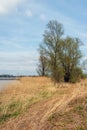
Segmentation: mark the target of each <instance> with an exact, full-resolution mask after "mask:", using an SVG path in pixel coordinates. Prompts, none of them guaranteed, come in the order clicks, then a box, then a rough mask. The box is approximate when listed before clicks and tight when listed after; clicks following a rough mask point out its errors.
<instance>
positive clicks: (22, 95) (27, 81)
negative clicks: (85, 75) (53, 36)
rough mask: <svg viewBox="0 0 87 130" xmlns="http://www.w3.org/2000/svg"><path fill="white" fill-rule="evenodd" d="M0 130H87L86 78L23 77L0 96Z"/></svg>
mask: <svg viewBox="0 0 87 130" xmlns="http://www.w3.org/2000/svg"><path fill="white" fill-rule="evenodd" d="M0 130H87V79H85V80H82V81H80V82H79V83H76V84H69V83H59V84H56V85H54V83H53V82H52V81H51V79H50V78H46V77H23V78H21V79H20V80H19V81H15V82H13V83H12V84H10V85H9V86H8V87H7V88H6V89H5V90H3V91H2V92H1V93H0Z"/></svg>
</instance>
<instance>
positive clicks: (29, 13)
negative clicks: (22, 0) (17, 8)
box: [25, 10, 33, 17]
mask: <svg viewBox="0 0 87 130" xmlns="http://www.w3.org/2000/svg"><path fill="white" fill-rule="evenodd" d="M25 15H26V16H28V17H32V16H33V14H32V12H31V10H26V11H25Z"/></svg>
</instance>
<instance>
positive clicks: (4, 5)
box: [0, 0, 24, 14]
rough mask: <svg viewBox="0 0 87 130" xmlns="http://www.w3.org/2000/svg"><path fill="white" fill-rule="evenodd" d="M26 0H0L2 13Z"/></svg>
mask: <svg viewBox="0 0 87 130" xmlns="http://www.w3.org/2000/svg"><path fill="white" fill-rule="evenodd" d="M23 1H24V0H2V1H1V0H0V14H7V13H9V12H10V11H11V10H13V9H16V7H17V6H18V5H19V4H20V3H22V2H23Z"/></svg>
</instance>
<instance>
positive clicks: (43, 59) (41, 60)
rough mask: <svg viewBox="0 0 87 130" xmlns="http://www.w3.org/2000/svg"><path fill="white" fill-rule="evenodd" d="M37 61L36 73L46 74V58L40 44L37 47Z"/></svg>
mask: <svg viewBox="0 0 87 130" xmlns="http://www.w3.org/2000/svg"><path fill="white" fill-rule="evenodd" d="M38 50H39V54H40V56H39V63H38V68H37V73H38V75H39V76H47V59H46V56H45V53H44V49H43V47H42V46H40V47H39V49H38Z"/></svg>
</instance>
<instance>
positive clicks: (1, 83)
mask: <svg viewBox="0 0 87 130" xmlns="http://www.w3.org/2000/svg"><path fill="white" fill-rule="evenodd" d="M12 82H14V80H0V91H1V90H3V89H4V88H5V87H7V86H8V85H9V84H10V83H12Z"/></svg>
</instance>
